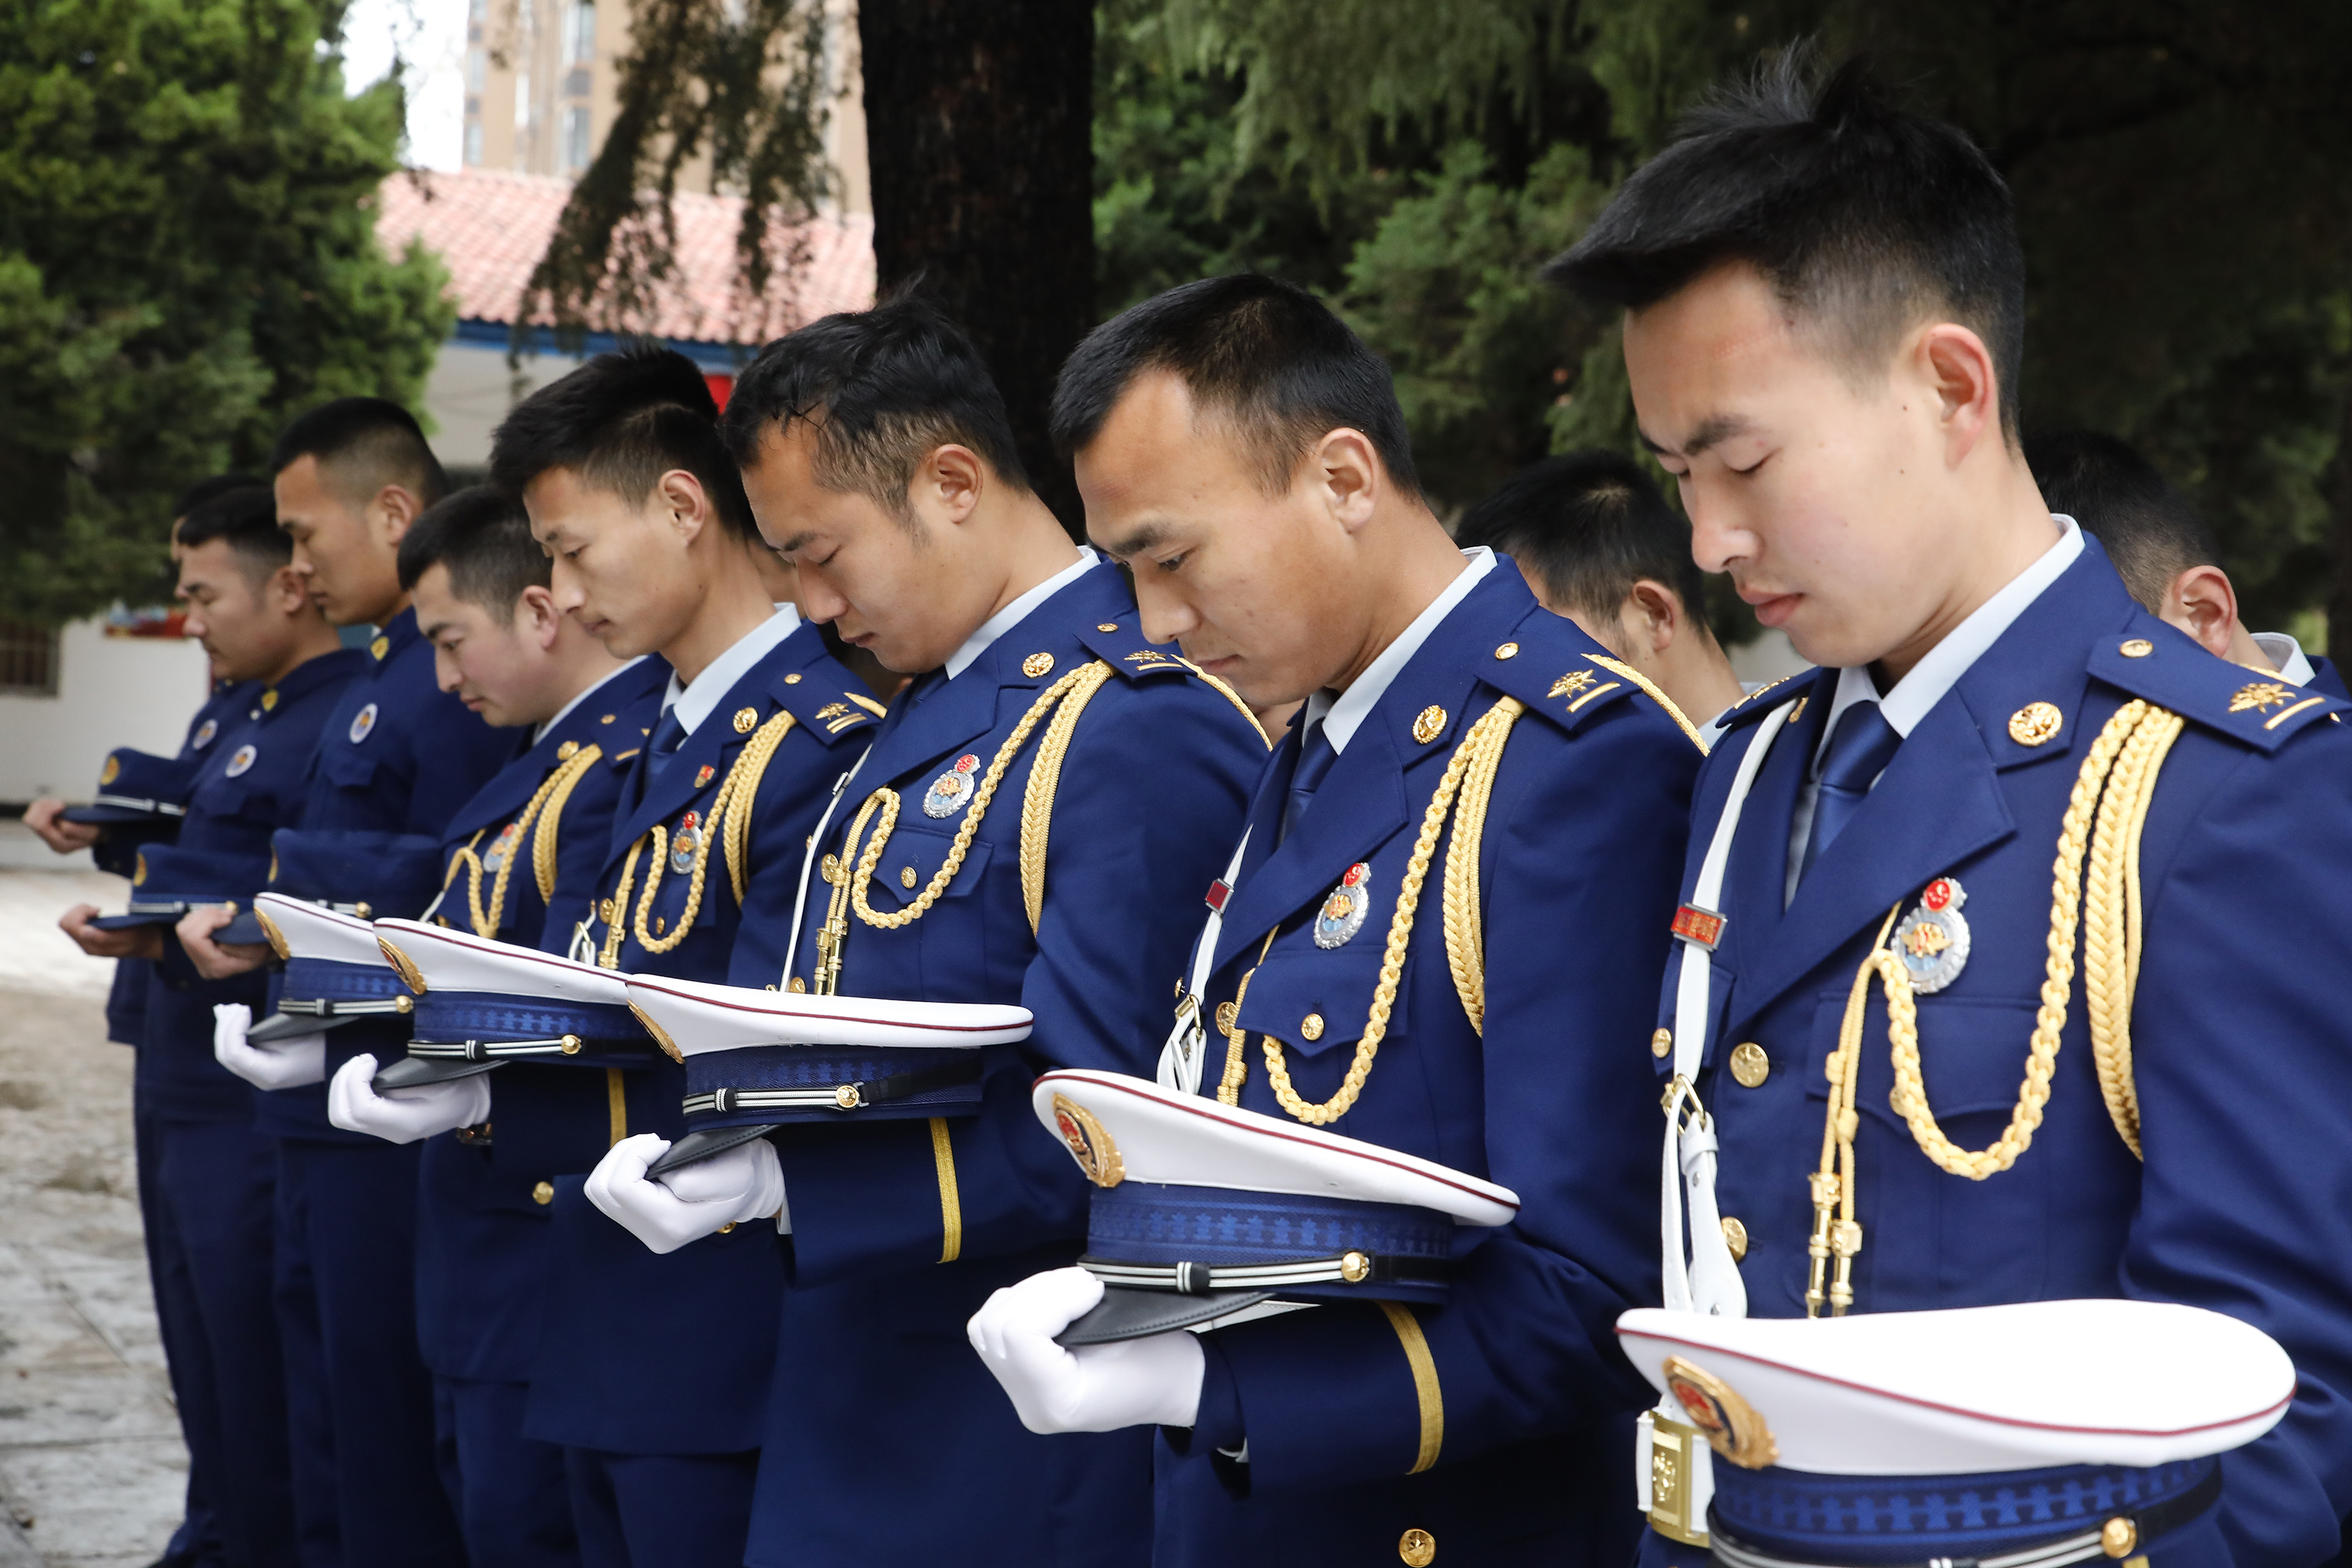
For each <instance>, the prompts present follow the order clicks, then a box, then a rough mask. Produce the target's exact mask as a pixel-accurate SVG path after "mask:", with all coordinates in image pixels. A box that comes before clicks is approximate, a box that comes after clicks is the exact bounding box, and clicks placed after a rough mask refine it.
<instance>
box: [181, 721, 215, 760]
mask: <svg viewBox="0 0 2352 1568" xmlns="http://www.w3.org/2000/svg"><path fill="white" fill-rule="evenodd" d="M219 733H220V721H219V720H217V719H207V720H205V721H204V722H203V723H201V724H199V725H197V726H196V732H195V733H194V734H193V735H191V736H189V737H188V746H189V748H190V749H191V750H193V751H198V752H201V751H203V750H204V749H205V747H206V746H209V745H211V744H212V743H213V737H214V736H215V735H217V734H219Z"/></svg>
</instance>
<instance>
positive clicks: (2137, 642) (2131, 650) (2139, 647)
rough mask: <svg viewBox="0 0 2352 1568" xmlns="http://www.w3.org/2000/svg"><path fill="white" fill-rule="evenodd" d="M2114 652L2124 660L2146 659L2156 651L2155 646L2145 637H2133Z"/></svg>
mask: <svg viewBox="0 0 2352 1568" xmlns="http://www.w3.org/2000/svg"><path fill="white" fill-rule="evenodd" d="M2155 651H2156V645H2155V644H2154V643H2152V642H2150V641H2148V640H2147V638H2146V637H2133V638H2132V639H2131V640H2130V641H2128V642H2126V643H2125V644H2124V646H2123V647H2119V648H2117V649H2116V652H2117V653H2119V654H2121V655H2123V656H2124V657H2125V658H2147V656H2148V655H2149V654H2152V653H2154V652H2155Z"/></svg>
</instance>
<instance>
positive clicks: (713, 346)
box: [449, 317, 760, 375]
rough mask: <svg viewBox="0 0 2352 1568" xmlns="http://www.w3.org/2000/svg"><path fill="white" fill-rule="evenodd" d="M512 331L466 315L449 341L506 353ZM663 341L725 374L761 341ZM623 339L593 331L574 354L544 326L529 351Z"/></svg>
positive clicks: (605, 345) (593, 349) (584, 351)
mask: <svg viewBox="0 0 2352 1568" xmlns="http://www.w3.org/2000/svg"><path fill="white" fill-rule="evenodd" d="M511 332H512V329H511V328H510V327H509V325H508V323H506V322H504V321H482V320H480V319H478V318H476V317H467V318H466V319H465V320H463V321H459V322H458V323H457V331H454V332H451V333H450V334H449V341H450V342H453V343H464V344H466V345H467V346H468V347H470V348H488V349H497V350H498V351H499V353H505V352H506V349H507V345H508V343H509V341H510V334H511ZM662 342H664V343H666V344H667V345H668V346H669V347H671V348H674V349H676V350H677V352H678V353H682V354H684V355H685V356H686V357H687V358H688V359H690V360H692V361H693V362H694V363H696V364H698V365H700V366H701V367H702V368H703V369H704V370H707V371H717V372H719V374H725V375H732V374H735V373H736V372H737V371H740V370H741V369H742V368H743V367H744V366H745V365H747V364H749V363H751V359H752V356H753V355H755V354H757V353H759V352H760V345H759V344H757V343H717V342H698V341H697V340H694V339H691V338H665V339H663V340H662ZM621 343H622V339H621V338H620V337H619V336H617V335H616V334H614V333H612V332H590V333H588V334H587V335H586V336H585V337H584V338H583V339H582V340H581V344H580V355H579V356H574V355H573V354H572V353H571V352H570V351H568V350H566V349H564V348H562V346H561V345H559V344H558V343H557V342H556V341H555V332H554V330H553V329H552V328H549V327H541V328H539V329H538V330H537V331H534V332H532V333H531V336H530V342H529V343H528V345H527V352H529V353H539V354H555V355H559V356H561V357H562V358H565V359H571V358H573V357H585V356H586V355H589V354H601V353H612V352H613V351H614V349H617V348H619V347H620V346H621Z"/></svg>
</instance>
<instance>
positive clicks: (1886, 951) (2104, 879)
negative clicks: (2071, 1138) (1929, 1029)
mask: <svg viewBox="0 0 2352 1568" xmlns="http://www.w3.org/2000/svg"><path fill="white" fill-rule="evenodd" d="M2181 728H2182V720H2181V718H2180V715H2179V714H2178V713H2174V712H2172V711H2170V710H2168V709H2163V708H2158V707H2154V706H2152V705H2151V704H2149V703H2147V702H2145V701H2141V700H2133V701H2130V702H2127V703H2126V704H2125V705H2124V706H2123V707H2121V708H2120V709H2118V710H2116V714H2115V717H2113V718H2111V719H2109V720H2108V721H2107V722H2106V725H2105V728H2104V729H2102V730H2101V731H2099V734H2098V738H2097V739H2096V740H2095V741H2094V742H2092V743H2091V748H2090V752H2089V753H2088V754H2087V755H2085V756H2084V759H2083V766H2082V771H2081V772H2080V773H2077V774H2076V775H2075V779H2074V791H2073V793H2072V794H2071V795H2069V797H2068V799H2067V803H2066V814H2065V816H2064V817H2063V819H2062V820H2061V822H2060V824H2059V828H2058V852H2057V857H2056V858H2055V859H2054V860H2053V862H2052V865H2051V887H2050V935H2049V939H2048V942H2047V943H2046V947H2047V951H2048V958H2047V960H2046V962H2045V964H2044V973H2043V976H2042V1001H2041V1006H2040V1007H2039V1008H2038V1009H2037V1010H2036V1012H2035V1014H2034V1024H2033V1033H2032V1037H2031V1038H2030V1040H2029V1041H2028V1044H2027V1047H2026V1057H2025V1081H2024V1082H2023V1084H2021V1086H2020V1088H2019V1089H2018V1097H2017V1107H2016V1110H2014V1111H2013V1112H2012V1113H2011V1117H2010V1121H2009V1126H2008V1127H2007V1128H2006V1129H2005V1130H2004V1131H2002V1133H2001V1135H2000V1138H1999V1139H1997V1140H1995V1141H1994V1142H1992V1143H1991V1144H1990V1145H1989V1146H1987V1147H1986V1148H1983V1149H1979V1150H1974V1151H1969V1150H1965V1149H1961V1148H1958V1146H1956V1145H1955V1144H1954V1143H1953V1142H1951V1140H1950V1139H1949V1138H1948V1137H1946V1136H1945V1135H1944V1130H1943V1128H1942V1127H1941V1126H1940V1125H1938V1124H1937V1121H1936V1113H1935V1111H1934V1110H1933V1109H1932V1108H1931V1107H1930V1106H1929V1105H1928V1103H1927V1082H1926V1079H1924V1078H1923V1077H1922V1075H1921V1069H1920V1065H1919V1010H1918V1004H1917V1000H1916V996H1915V995H1914V994H1913V992H1912V988H1911V976H1910V972H1909V971H1907V970H1906V969H1905V968H1904V967H1903V961H1902V959H1901V958H1900V957H1898V956H1897V955H1896V954H1895V952H1894V950H1893V949H1892V948H1890V947H1888V946H1886V945H1885V942H1886V932H1887V931H1888V930H1889V929H1891V928H1892V925H1893V916H1892V914H1891V913H1890V916H1889V919H1888V922H1887V924H1886V925H1884V926H1881V927H1880V929H1879V936H1878V940H1877V941H1876V942H1874V943H1873V944H1872V946H1871V950H1870V952H1869V953H1868V955H1867V956H1865V957H1864V959H1863V961H1862V967H1861V969H1860V971H1859V972H1858V973H1856V974H1855V976H1854V984H1853V992H1852V994H1850V995H1849V996H1848V998H1847V1001H1846V1012H1845V1019H1844V1024H1843V1028H1842V1029H1841V1031H1840V1038H1839V1047H1838V1049H1837V1050H1836V1051H1834V1052H1832V1053H1831V1056H1830V1058H1829V1062H1828V1065H1827V1071H1828V1076H1829V1080H1830V1113H1829V1125H1828V1127H1827V1129H1826V1131H1824V1134H1823V1137H1822V1164H1821V1169H1820V1170H1819V1171H1817V1172H1816V1173H1814V1174H1813V1176H1812V1178H1811V1181H1812V1184H1813V1191H1814V1210H1815V1227H1814V1228H1815V1231H1816V1234H1817V1237H1819V1236H1821V1235H1823V1234H1828V1233H1825V1232H1824V1230H1823V1226H1822V1215H1823V1214H1824V1213H1825V1212H1826V1209H1827V1207H1828V1206H1829V1205H1832V1204H1834V1205H1840V1206H1841V1207H1842V1209H1843V1215H1844V1217H1845V1222H1846V1223H1845V1225H1844V1226H1837V1227H1832V1229H1833V1230H1834V1232H1835V1233H1836V1234H1837V1236H1838V1237H1839V1241H1838V1244H1837V1245H1836V1247H1834V1248H1833V1250H1834V1251H1835V1252H1836V1253H1837V1256H1838V1265H1839V1267H1838V1274H1839V1276H1840V1284H1841V1285H1843V1283H1844V1282H1845V1280H1846V1279H1849V1278H1850V1276H1851V1271H1852V1264H1853V1253H1854V1252H1857V1251H1859V1250H1860V1249H1861V1245H1862V1241H1861V1227H1860V1226H1857V1225H1853V1181H1854V1177H1853V1139H1854V1134H1855V1132H1856V1131H1857V1130H1858V1127H1859V1122H1858V1120H1857V1118H1856V1117H1855V1115H1854V1113H1853V1085H1854V1083H1855V1082H1856V1081H1857V1080H1858V1079H1859V1077H1860V1073H1861V1067H1862V1051H1861V1047H1862V1022H1863V1016H1864V1008H1865V1007H1866V1006H1867V1005H1868V1003H1869V981H1870V979H1871V977H1872V976H1873V975H1875V976H1876V977H1877V979H1878V982H1879V985H1880V987H1881V989H1882V990H1883V991H1884V992H1885V996H1886V1033H1887V1039H1888V1044H1889V1045H1890V1047H1892V1050H1893V1053H1894V1062H1895V1089H1894V1093H1893V1096H1892V1098H1891V1103H1892V1104H1893V1105H1894V1107H1895V1111H1896V1113H1897V1114H1899V1115H1900V1116H1901V1117H1902V1118H1903V1120H1904V1121H1905V1122H1906V1124H1907V1125H1908V1126H1909V1128H1910V1130H1911V1138H1912V1141H1913V1142H1916V1144H1918V1146H1919V1152H1921V1153H1923V1154H1925V1155H1927V1158H1928V1159H1930V1160H1932V1161H1934V1162H1935V1163H1936V1165H1937V1168H1938V1169H1940V1170H1943V1171H1947V1172H1949V1173H1951V1174H1953V1175H1955V1176H1966V1177H1968V1178H1969V1180H1971V1181H1978V1182H1980V1181H1983V1180H1984V1179H1985V1178H1986V1177H1988V1176H1990V1175H1992V1174H1993V1173H1996V1172H1999V1171H2006V1170H2008V1169H2009V1168H2010V1167H2011V1165H2013V1164H2015V1163H2017V1161H2018V1158H2019V1156H2021V1155H2022V1154H2023V1153H2024V1152H2025V1151H2026V1150H2027V1149H2028V1148H2030V1147H2032V1142H2033V1134H2034V1132H2035V1131H2037V1130H2038V1129H2039V1128H2040V1127H2041V1125H2042V1111H2043V1110H2044V1109H2045V1108H2046V1107H2047V1106H2048V1105H2049V1103H2050V1084H2051V1079H2052V1075H2053V1073H2054V1072H2055V1070H2056V1068H2057V1063H2058V1047H2059V1043H2060V1040H2061V1038H2062V1037H2063V1034H2064V1032H2065V1028H2066V1011H2067V1007H2068V1005H2070V1003H2071V1002H2072V1000H2073V995H2074V940H2075V936H2076V931H2077V927H2078V926H2079V927H2080V929H2081V935H2082V939H2083V972H2084V973H2083V991H2084V1004H2085V1007H2086V1011H2087V1014H2088V1022H2089V1026H2090V1035H2091V1054H2092V1058H2093V1060H2094V1062H2095V1065H2096V1067H2097V1069H2098V1079H2099V1096H2100V1098H2101V1099H2102V1100H2105V1102H2106V1108H2107V1118H2108V1120H2109V1121H2112V1122H2114V1123H2115V1129H2116V1135H2117V1136H2118V1137H2120V1138H2121V1139H2122V1140H2123V1141H2124V1143H2125V1144H2126V1147H2128V1148H2129V1149H2130V1150H2131V1152H2132V1153H2133V1154H2134V1156H2136V1157H2144V1156H2142V1155H2141V1152H2140V1138H2139V1098H2138V1095H2137V1091H2136V1090H2135V1089H2134V1087H2133V1083H2132V1058H2131V1007H2132V995H2133V993H2134V991H2135V990H2136V989H2137V985H2138V982H2139V952H2140V940H2141V915H2140V888H2139V843H2140V835H2141V833H2142V832H2143V830H2144V829H2145V828H2146V827H2147V813H2148V807H2149V805H2150V804H2151V803H2152V802H2153V800H2154V799H2155V795H2156V781H2157V775H2158V773H2159V772H2160V771H2161V770H2162V768H2163V766H2164V759H2165V755H2166V753H2168V752H2170V751H2171V749H2172V743H2173V742H2175V741H2176V740H2178V739H2179V736H2180V731H2181ZM2086 861H2087V864H2088V874H2087V877H2086V876H2085V869H2084V868H2085V863H2086ZM1900 910H1901V906H1900V905H1899V904H1898V905H1897V906H1896V910H1895V912H1899V911H1900ZM1833 1161H1834V1162H1835V1165H1833V1163H1832V1162H1833ZM1838 1166H1842V1167H1843V1169H1842V1170H1841V1169H1839V1168H1837V1167H1838ZM1813 1270H1814V1280H1813V1288H1812V1289H1810V1290H1808V1291H1807V1292H1806V1298H1807V1308H1808V1310H1811V1311H1818V1310H1819V1306H1818V1304H1817V1303H1818V1301H1819V1300H1821V1299H1822V1297H1823V1295H1824V1292H1823V1290H1822V1273H1823V1263H1822V1254H1821V1253H1820V1252H1818V1251H1817V1252H1816V1254H1815V1258H1814V1263H1813ZM1827 1295H1828V1297H1829V1299H1830V1304H1831V1305H1832V1309H1833V1310H1839V1311H1842V1310H1843V1308H1844V1304H1845V1301H1847V1300H1851V1299H1852V1291H1851V1289H1850V1288H1848V1289H1843V1291H1835V1290H1833V1291H1831V1292H1828V1293H1827ZM1840 1295H1843V1298H1844V1300H1838V1299H1837V1297H1838V1296H1840Z"/></svg>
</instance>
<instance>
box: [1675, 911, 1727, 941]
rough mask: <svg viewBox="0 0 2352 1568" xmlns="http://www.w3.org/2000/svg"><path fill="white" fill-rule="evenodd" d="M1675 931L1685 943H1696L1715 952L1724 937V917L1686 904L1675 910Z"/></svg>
mask: <svg viewBox="0 0 2352 1568" xmlns="http://www.w3.org/2000/svg"><path fill="white" fill-rule="evenodd" d="M1674 931H1675V935H1676V936H1678V937H1680V938H1682V939H1683V940H1684V941H1685V942H1696V943H1697V944H1698V945H1699V946H1701V947H1703V948H1705V949H1706V950H1707V951H1708V952H1714V951H1715V944H1716V942H1718V941H1719V940H1721V938H1722V936H1723V917H1722V916H1721V915H1719V914H1717V913H1716V912H1715V911H1714V910H1703V909H1700V908H1699V907H1698V906H1697V905H1696V904H1685V905H1683V906H1682V907H1681V908H1680V909H1677V910H1675V924H1674Z"/></svg>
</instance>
